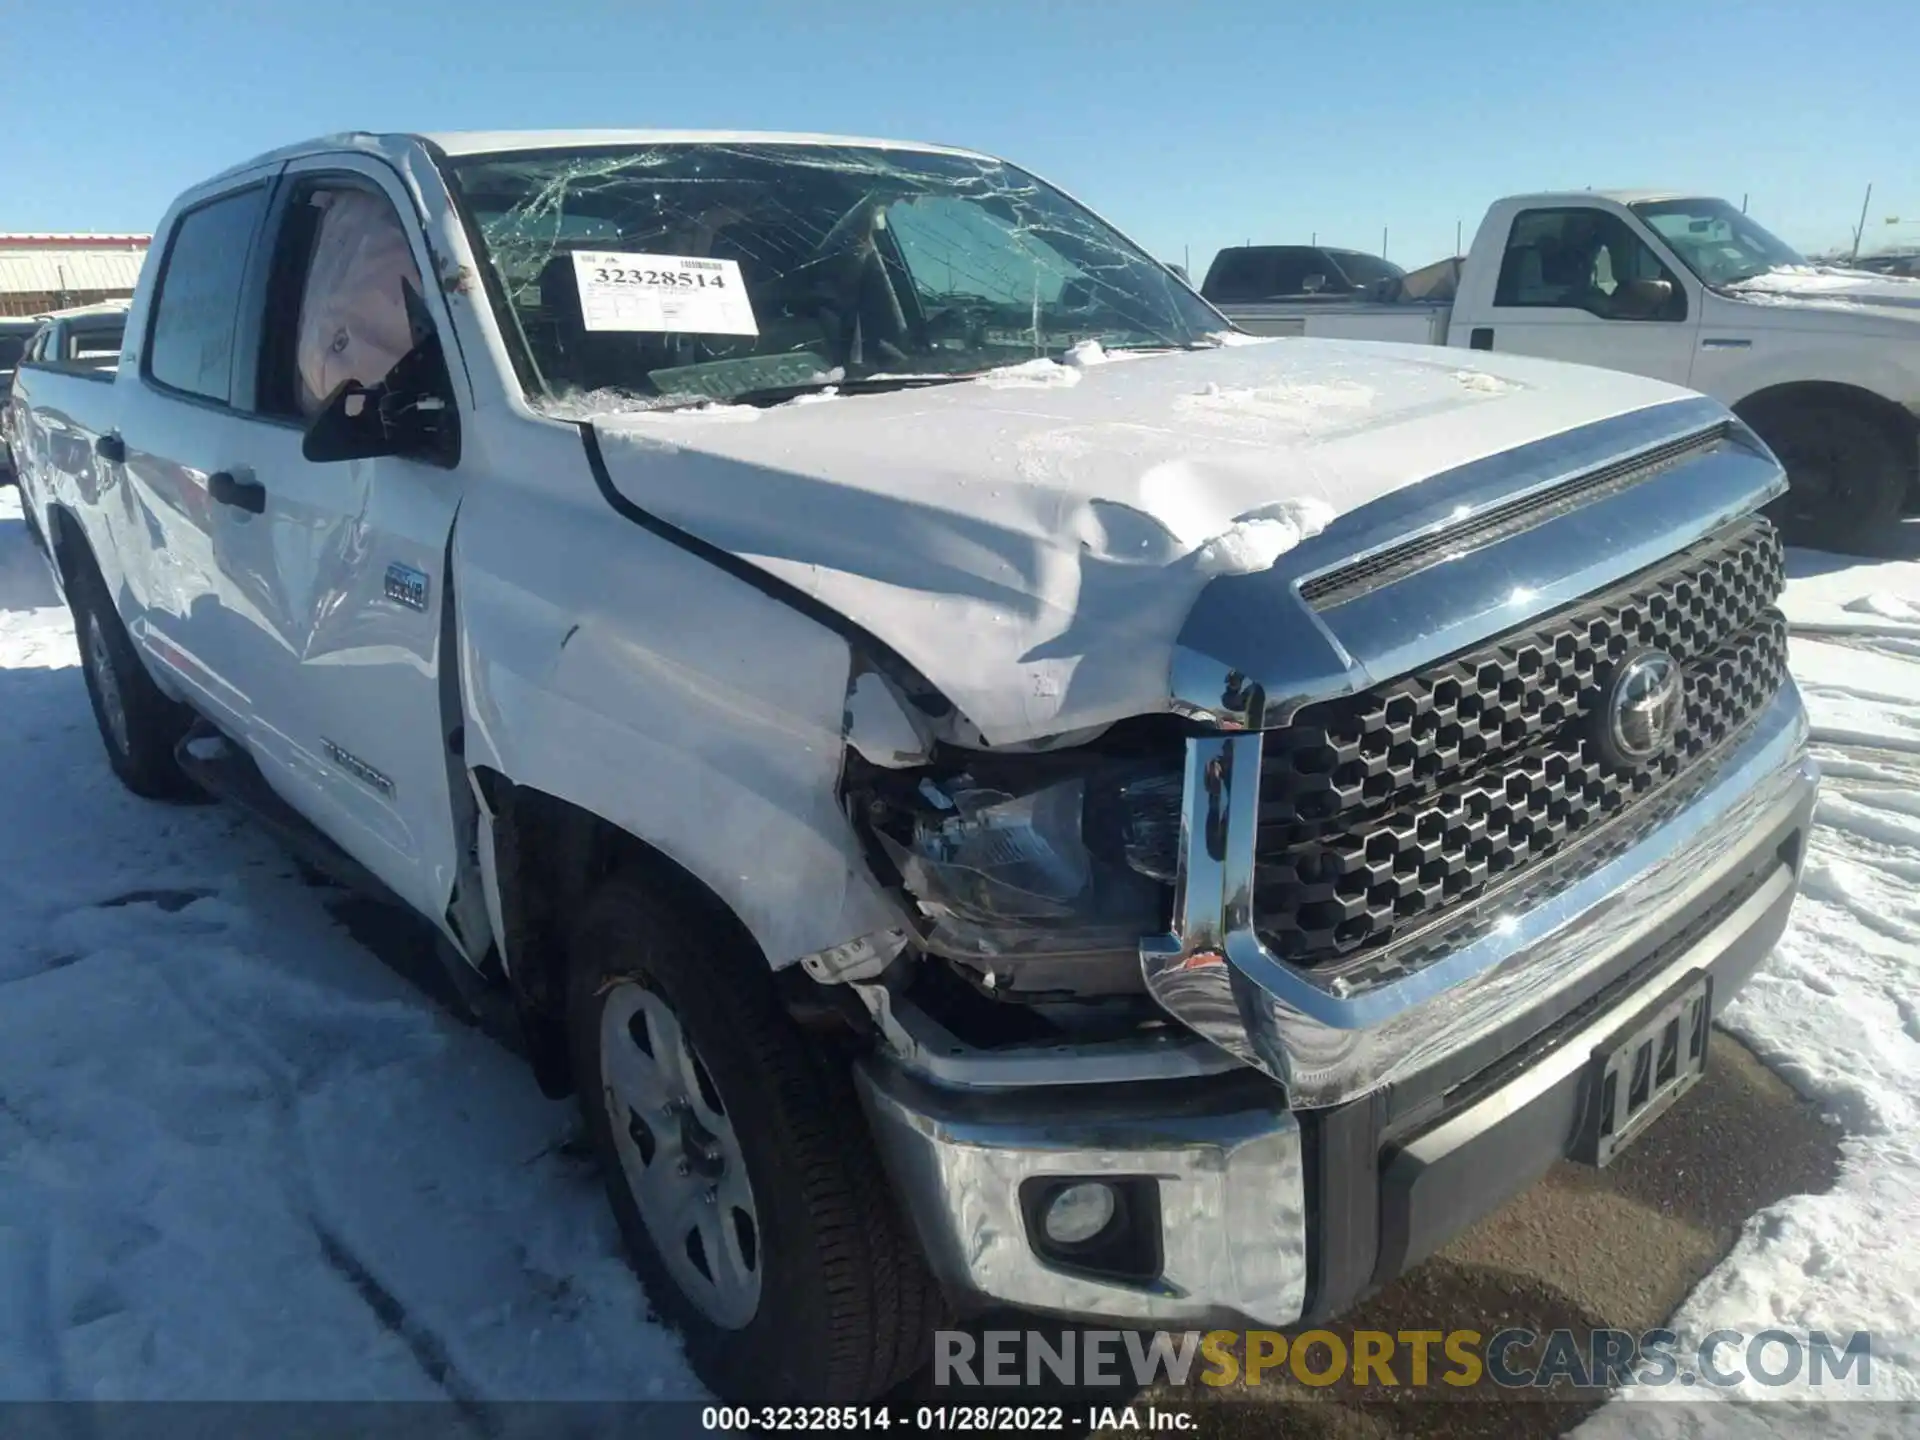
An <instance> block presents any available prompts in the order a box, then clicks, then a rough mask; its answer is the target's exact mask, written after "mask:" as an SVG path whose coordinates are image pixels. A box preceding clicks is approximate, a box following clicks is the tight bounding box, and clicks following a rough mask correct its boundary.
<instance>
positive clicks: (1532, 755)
mask: <svg viewBox="0 0 1920 1440" xmlns="http://www.w3.org/2000/svg"><path fill="white" fill-rule="evenodd" d="M1784 584H1785V573H1784V565H1783V557H1782V554H1781V548H1780V542H1779V538H1778V536H1777V535H1776V533H1775V532H1774V529H1773V527H1772V526H1771V525H1770V524H1768V523H1767V522H1766V521H1765V520H1763V519H1760V518H1757V517H1755V518H1750V519H1748V520H1745V521H1742V522H1740V523H1739V524H1737V525H1735V526H1733V527H1730V528H1729V529H1726V530H1723V531H1722V532H1720V533H1719V534H1718V535H1715V536H1713V537H1711V538H1709V539H1707V540H1705V541H1702V542H1700V543H1699V544H1697V545H1694V546H1692V547H1690V548H1689V549H1687V550H1684V551H1681V552H1679V553H1677V554H1675V555H1673V556H1671V557H1669V558H1668V559H1667V560H1665V561H1662V562H1661V563H1660V564H1658V565H1656V566H1654V567H1652V568H1651V569H1649V570H1645V571H1642V572H1641V573H1639V574H1637V575H1634V576H1631V577H1629V578H1628V579H1627V580H1625V581H1622V582H1621V583H1619V584H1617V585H1615V586H1613V587H1611V588H1609V589H1607V590H1605V591H1602V592H1600V593H1598V594H1595V595H1591V596H1588V597H1586V598H1584V599H1582V600H1580V601H1577V602H1575V603H1574V604H1572V605H1570V606H1568V607H1566V608H1565V609H1563V610H1560V611H1558V612H1556V613H1554V614H1551V615H1548V616H1545V617H1542V618H1541V619H1538V620H1535V621H1533V622H1530V623H1529V624H1527V625H1526V626H1523V627H1521V628H1520V629H1518V630H1515V631H1513V632H1511V633H1509V634H1507V635H1504V636H1501V637H1499V638H1498V639H1495V640H1493V641H1490V642H1487V643H1486V644H1483V645H1480V646H1477V647H1475V648H1474V649H1473V650H1471V651H1469V652H1466V653H1464V654H1461V655H1457V656H1454V657H1452V658H1451V659H1448V660H1445V661H1442V662H1440V663H1438V664H1436V665H1434V666H1431V667H1429V668H1428V669H1426V670H1423V671H1421V672H1419V673H1418V674H1415V675H1410V676H1405V677H1402V678H1400V679H1397V680H1393V681H1390V682H1387V683H1386V684H1383V685H1380V686H1377V687H1375V688H1374V689H1372V690H1369V691H1365V692H1363V693H1361V694H1359V695H1354V696H1345V697H1341V698H1339V699H1335V700H1329V701H1324V702H1321V703H1320V704H1317V705H1313V706H1309V707H1307V708H1306V709H1304V710H1302V711H1301V712H1300V713H1299V714H1298V715H1297V716H1296V717H1295V718H1294V722H1293V723H1292V724H1291V725H1288V726H1286V727H1285V728H1282V729H1279V730H1274V731H1270V732H1268V734H1267V735H1266V737H1265V739H1264V741H1263V749H1262V757H1261V784H1260V812H1259V828H1258V837H1259V838H1258V844H1257V849H1256V857H1255V859H1256V864H1255V885H1254V897H1253V899H1254V929H1255V931H1256V933H1257V934H1258V935H1259V937H1260V939H1261V941H1262V942H1263V943H1264V944H1265V945H1266V946H1267V948H1268V949H1269V950H1271V951H1272V952H1273V953H1274V954H1275V955H1276V956H1278V957H1280V958H1281V959H1284V960H1287V961H1289V962H1291V963H1294V964H1297V965H1305V966H1315V965H1323V964H1328V963H1332V962H1336V961H1347V960H1349V959H1354V958H1357V957H1360V956H1363V955H1365V954H1367V953H1368V952H1371V951H1374V950H1378V949H1380V948H1381V947H1384V946H1385V945H1387V944H1388V942H1390V941H1392V940H1393V939H1395V938H1396V936H1402V935H1405V934H1406V933H1408V932H1410V931H1413V930H1417V929H1424V928H1426V927H1427V926H1429V925H1430V924H1432V923H1433V922H1434V921H1435V920H1437V919H1439V918H1441V917H1444V916H1445V915H1447V914H1448V913H1449V912H1450V911H1452V910H1454V909H1455V908H1457V907H1460V906H1462V905H1465V904H1466V903H1468V902H1470V901H1472V900H1473V899H1474V898H1475V897H1476V896H1478V895H1480V894H1481V893H1482V892H1483V891H1484V890H1485V889H1486V888H1487V887H1488V886H1489V885H1490V884H1491V883H1494V882H1495V881H1504V880H1506V879H1508V878H1510V877H1518V876H1519V875H1521V874H1523V873H1524V872H1525V870H1526V869H1527V868H1528V867H1529V866H1530V865H1532V864H1534V863H1536V862H1538V861H1540V860H1543V859H1544V858H1546V857H1547V856H1549V855H1551V854H1553V853H1554V852H1556V851H1558V850H1560V849H1561V848H1562V847H1564V846H1565V845H1566V844H1567V842H1568V841H1569V840H1570V839H1571V838H1572V837H1574V836H1576V835H1578V834H1579V833H1580V832H1581V831H1583V830H1587V829H1589V828H1591V827H1592V826H1594V825H1596V824H1598V823H1599V822H1601V821H1602V820H1605V819H1608V818H1610V817H1612V816H1615V815H1618V814H1621V813H1623V812H1625V811H1627V810H1629V809H1632V808H1633V807H1635V806H1637V805H1639V804H1640V803H1641V802H1642V801H1644V800H1646V799H1647V798H1648V797H1650V796H1653V795H1656V794H1658V793H1659V792H1660V791H1662V790H1663V789H1665V788H1666V787H1667V786H1668V785H1669V784H1670V783H1671V782H1672V781H1673V780H1675V779H1676V778H1677V777H1679V776H1680V775H1682V774H1683V773H1685V772H1686V771H1688V770H1689V769H1691V768H1692V767H1694V766H1695V765H1697V764H1698V763H1699V762H1700V761H1702V760H1703V759H1705V758H1706V757H1708V756H1710V755H1712V754H1713V753H1714V752H1715V751H1717V750H1718V749H1720V748H1721V747H1722V746H1723V745H1725V744H1726V742H1727V741H1728V740H1729V739H1730V738H1731V737H1733V736H1735V735H1736V734H1738V733H1739V732H1740V731H1741V730H1742V729H1744V728H1745V726H1746V725H1747V724H1748V722H1749V721H1751V720H1752V719H1753V718H1754V717H1756V716H1757V715H1758V714H1759V713H1760V712H1761V710H1762V709H1764V708H1765V706H1766V704H1767V702H1768V701H1769V700H1770V699H1771V698H1772V697H1773V696H1774V695H1775V694H1776V693H1777V692H1778V691H1779V690H1780V688H1781V686H1782V685H1783V683H1784V681H1785V677H1786V625H1785V622H1784V620H1783V619H1782V618H1781V616H1780V614H1779V613H1778V611H1777V610H1775V609H1774V608H1773V605H1774V602H1775V601H1776V600H1777V599H1778V597H1779V595H1780V592H1781V590H1782V588H1783V586H1784ZM1643 647H1652V648H1657V649H1661V650H1665V651H1667V652H1668V653H1670V654H1671V655H1673V656H1674V657H1675V658H1676V659H1678V660H1679V661H1680V662H1681V664H1682V669H1683V673H1684V679H1685V700H1684V716H1683V718H1682V720H1681V722H1680V724H1679V726H1678V729H1677V731H1676V733H1675V735H1674V738H1673V741H1672V743H1671V745H1669V746H1668V747H1667V748H1666V749H1665V750H1664V751H1663V752H1661V753H1660V754H1658V755H1656V756H1655V757H1653V758H1652V759H1651V760H1650V761H1648V762H1646V763H1645V764H1642V765H1639V766H1635V767H1631V768H1622V767H1617V766H1614V765H1612V764H1610V763H1608V762H1607V761H1606V760H1605V759H1604V758H1603V757H1602V755H1601V752H1600V748H1599V745H1598V742H1597V736H1596V730H1595V717H1594V714H1593V712H1594V710H1595V708H1596V706H1597V704H1598V701H1599V699H1600V697H1601V695H1602V693H1603V691H1604V690H1605V687H1606V685H1607V683H1608V681H1609V680H1610V679H1611V676H1612V672H1613V668H1614V667H1615V665H1617V664H1618V662H1619V661H1620V660H1621V659H1622V658H1623V657H1625V656H1627V655H1629V654H1631V653H1633V652H1635V651H1637V650H1639V649H1641V648H1643Z"/></svg>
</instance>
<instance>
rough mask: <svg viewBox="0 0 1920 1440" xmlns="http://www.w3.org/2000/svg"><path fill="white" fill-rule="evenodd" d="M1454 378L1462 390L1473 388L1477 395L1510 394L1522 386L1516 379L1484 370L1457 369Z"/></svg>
mask: <svg viewBox="0 0 1920 1440" xmlns="http://www.w3.org/2000/svg"><path fill="white" fill-rule="evenodd" d="M1453 378H1454V379H1455V380H1458V381H1459V382H1460V388H1461V389H1462V390H1471V391H1473V392H1474V393H1475V394H1476V395H1510V394H1512V393H1513V392H1514V391H1515V390H1518V389H1520V388H1521V386H1520V383H1519V382H1518V381H1516V380H1508V379H1506V378H1505V377H1504V376H1500V375H1489V374H1488V373H1487V372H1486V371H1484V370H1456V371H1454V372H1453Z"/></svg>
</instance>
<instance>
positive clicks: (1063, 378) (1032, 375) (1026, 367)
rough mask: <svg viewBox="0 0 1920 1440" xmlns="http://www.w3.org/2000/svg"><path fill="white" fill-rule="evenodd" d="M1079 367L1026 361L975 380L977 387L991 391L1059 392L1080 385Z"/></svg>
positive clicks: (996, 369) (1050, 362) (988, 372)
mask: <svg viewBox="0 0 1920 1440" xmlns="http://www.w3.org/2000/svg"><path fill="white" fill-rule="evenodd" d="M1080 370H1081V367H1080V366H1079V365H1063V364H1061V363H1060V362H1059V361H1058V360H1049V359H1046V358H1045V357H1044V356H1043V357H1041V358H1040V359H1037V360H1022V361H1021V362H1020V363H1019V364H1017V365H1000V366H996V367H995V368H994V369H992V370H988V371H984V372H983V373H981V374H980V375H978V376H976V377H975V378H974V381H973V383H974V384H976V385H985V386H986V387H987V388H988V389H989V390H1059V389H1065V388H1066V387H1067V386H1070V385H1078V384H1079V383H1080Z"/></svg>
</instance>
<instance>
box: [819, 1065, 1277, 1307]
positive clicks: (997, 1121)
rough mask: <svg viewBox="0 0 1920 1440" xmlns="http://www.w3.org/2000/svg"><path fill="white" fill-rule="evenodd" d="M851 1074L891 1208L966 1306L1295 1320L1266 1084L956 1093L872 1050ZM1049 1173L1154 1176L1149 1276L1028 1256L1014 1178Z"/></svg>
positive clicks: (1018, 1181) (1273, 1113) (1271, 1100)
mask: <svg viewBox="0 0 1920 1440" xmlns="http://www.w3.org/2000/svg"><path fill="white" fill-rule="evenodd" d="M854 1073H855V1078H856V1081H857V1083H858V1086H859V1091H860V1099H861V1103H862V1106H863V1108H864V1109H865V1110H866V1112H867V1117H868V1120H869V1122H870V1123H871V1126H872V1130H873V1133H874V1136H875V1139H876V1141H877V1143H878V1145H879V1149H880V1154H881V1158H882V1160H883V1162H884V1163H885V1165H886V1169H887V1173H888V1176H889V1178H890V1179H891V1180H892V1181H893V1185H894V1188H895V1191H896V1192H897V1194H898V1196H899V1198H900V1201H901V1209H902V1211H903V1212H904V1213H905V1214H907V1215H908V1216H909V1217H911V1219H912V1222H913V1225H914V1228H915V1230H916V1231H917V1232H918V1234H919V1237H920V1242H921V1246H922V1248H923V1250H924V1251H925V1253H926V1256H927V1260H928V1263H929V1264H930V1265H931V1266H932V1268H933V1272H934V1274H935V1275H936V1276H937V1277H939V1279H940V1281H941V1283H942V1285H943V1286H944V1287H945V1288H946V1290H947V1292H948V1294H949V1295H950V1296H952V1297H953V1298H954V1299H955V1300H957V1301H958V1302H960V1304H961V1305H962V1306H963V1307H979V1306H982V1305H984V1304H989V1303H999V1304H1007V1305H1019V1306H1023V1307H1026V1308H1029V1309H1034V1310H1041V1311H1047V1312H1051V1313H1054V1314H1059V1315H1068V1316H1072V1317H1073V1318H1074V1319H1076V1320H1080V1321H1083V1322H1085V1321H1111V1322H1116V1323H1120V1324H1136V1323H1137V1324H1146V1325H1154V1326H1180V1327H1185V1326H1211V1325H1215V1324H1220V1325H1243V1324H1248V1323H1251V1324H1256V1325H1286V1324H1290V1323H1291V1322H1292V1321H1294V1320H1296V1319H1298V1318H1299V1316H1300V1312H1301V1309H1302V1307H1303V1306H1304V1304H1305V1300H1306V1288H1307V1214H1306V1172H1305V1165H1304V1161H1303V1158H1302V1153H1301V1137H1300V1126H1299V1122H1298V1121H1296V1120H1295V1119H1294V1117H1293V1116H1292V1115H1291V1114H1289V1113H1287V1112H1286V1111H1284V1110H1282V1109H1280V1108H1279V1106H1278V1103H1277V1102H1278V1100H1279V1096H1278V1095H1277V1094H1276V1093H1274V1092H1273V1090H1272V1088H1271V1087H1269V1086H1265V1085H1264V1082H1256V1083H1255V1084H1254V1085H1253V1086H1252V1089H1254V1090H1258V1091H1260V1092H1261V1093H1260V1094H1259V1095H1258V1096H1257V1097H1256V1096H1255V1095H1253V1094H1251V1093H1250V1091H1249V1090H1248V1089H1245V1088H1241V1087H1233V1090H1232V1094H1231V1096H1219V1098H1216V1099H1213V1100H1211V1101H1209V1100H1206V1099H1202V1098H1197V1097H1195V1096H1194V1095H1193V1094H1192V1092H1191V1091H1190V1090H1187V1089H1185V1087H1183V1089H1182V1091H1181V1092H1180V1093H1178V1094H1175V1095H1168V1096H1160V1097H1152V1098H1149V1099H1147V1100H1142V1099H1141V1098H1138V1096H1137V1094H1136V1096H1135V1097H1134V1098H1131V1099H1126V1100H1123V1101H1119V1102H1114V1101H1111V1100H1109V1099H1107V1098H1106V1097H1105V1096H1103V1095H1102V1094H1101V1093H1100V1092H1098V1091H1093V1092H1088V1091H1086V1090H1085V1089H1081V1088H1077V1089H1075V1090H1073V1091H1071V1092H1067V1093H1065V1094H1062V1093H1061V1092H1059V1091H1054V1092H1027V1093H1026V1094H1025V1095H1022V1096H1018V1097H1011V1096H992V1097H988V1096H978V1095H956V1094H954V1093H952V1092H939V1091H935V1090H932V1089H930V1088H929V1087H926V1086H924V1085H920V1084H917V1083H916V1082H914V1081H913V1080H912V1079H911V1078H910V1077H907V1076H904V1075H902V1074H901V1073H900V1072H899V1071H898V1070H896V1069H894V1068H893V1067H891V1066H888V1065H886V1064H884V1063H876V1062H873V1061H863V1062H861V1063H860V1064H859V1065H857V1066H856V1067H855V1072H854ZM1248 1078H1249V1080H1252V1078H1253V1077H1248ZM1210 1093H1215V1092H1210ZM1050 1175H1059V1176H1068V1175H1071V1176H1076V1177H1085V1176H1102V1175H1105V1176H1116V1177H1118V1176H1145V1177H1151V1178H1152V1179H1153V1180H1155V1181H1156V1182H1157V1189H1158V1192H1159V1200H1160V1225H1161V1230H1160V1239H1161V1251H1162V1260H1161V1269H1160V1274H1159V1275H1158V1276H1156V1277H1155V1278H1153V1279H1152V1280H1145V1281H1137V1282H1136V1281H1121V1280H1117V1279H1110V1278H1101V1277H1098V1276H1093V1275H1088V1274H1085V1273H1081V1272H1075V1271H1069V1270H1064V1269H1060V1268H1057V1267H1055V1266H1053V1265H1050V1264H1048V1263H1047V1262H1046V1261H1044V1260H1042V1259H1041V1258H1040V1257H1039V1256H1038V1255H1037V1254H1035V1252H1034V1249H1033V1247H1032V1246H1031V1245H1030V1244H1029V1243H1028V1239H1027V1232H1026V1220H1025V1217H1024V1215H1023V1213H1022V1209H1021V1204H1020V1188H1021V1185H1022V1183H1023V1182H1024V1181H1026V1180H1029V1179H1031V1178H1033V1177H1036V1176H1050Z"/></svg>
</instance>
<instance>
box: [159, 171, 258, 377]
mask: <svg viewBox="0 0 1920 1440" xmlns="http://www.w3.org/2000/svg"><path fill="white" fill-rule="evenodd" d="M266 202H267V191H266V187H265V186H261V185H256V186H253V187H251V188H249V189H246V190H238V191H235V192H234V193H233V194H230V195H222V196H221V197H220V198H219V199H217V200H210V201H208V202H207V203H206V204H204V205H201V206H199V207H198V208H197V209H194V210H190V211H188V212H187V213H186V214H185V215H183V216H182V217H181V218H180V222H179V223H178V224H177V225H176V226H175V227H174V230H173V236H172V238H171V239H170V241H169V242H168V245H167V254H166V259H165V261H164V262H163V266H162V269H161V272H160V282H159V291H158V293H157V294H156V295H155V296H154V302H153V328H152V330H151V332H150V338H149V340H148V342H147V362H146V364H147V374H148V376H149V377H150V378H152V379H153V380H155V381H157V382H158V383H160V384H162V385H165V386H167V387H168V388H169V389H173V390H178V391H181V392H182V393H184V394H187V395H193V396H196V397H198V398H200V399H203V400H212V401H216V402H218V403H219V404H222V405H225V404H228V403H230V402H231V400H232V397H233V348H234V319H235V316H236V313H237V312H238V310H239V307H240V286H241V281H242V279H243V278H244V276H245V275H246V269H247V256H248V253H249V251H250V250H251V249H252V246H253V237H254V233H255V232H256V231H257V230H258V229H259V225H260V217H261V214H262V212H263V211H264V210H265V208H266Z"/></svg>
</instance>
